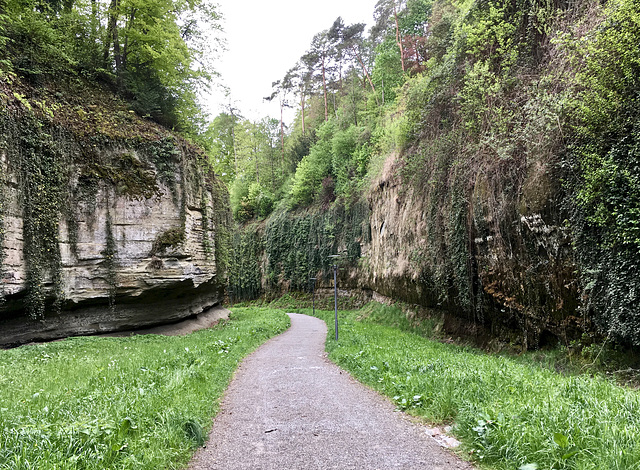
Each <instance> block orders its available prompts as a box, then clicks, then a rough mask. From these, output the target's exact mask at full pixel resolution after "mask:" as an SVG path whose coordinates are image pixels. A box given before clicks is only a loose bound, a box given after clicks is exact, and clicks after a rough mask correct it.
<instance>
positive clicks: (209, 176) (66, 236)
mask: <svg viewBox="0 0 640 470" xmlns="http://www.w3.org/2000/svg"><path fill="white" fill-rule="evenodd" d="M0 107H1V108H2V109H0V111H2V113H1V114H0V136H2V140H0V167H1V172H0V232H1V233H2V237H1V238H0V241H1V242H2V244H1V248H2V249H1V250H0V254H1V258H0V268H1V274H2V276H1V280H2V282H1V284H0V286H1V290H0V346H9V345H15V344H21V343H25V342H29V341H36V340H47V339H52V338H59V337H63V336H68V335H79V334H93V333H102V332H109V331H116V330H122V329H134V328H139V327H142V326H148V325H155V324H161V323H168V322H173V321H177V320H180V319H182V318H185V317H189V316H193V315H197V314H199V313H201V312H203V311H204V310H206V309H208V308H210V307H212V306H214V305H216V304H218V303H219V302H220V300H221V298H222V295H223V289H224V288H223V284H224V281H221V279H223V278H224V277H225V269H226V267H225V256H226V255H225V249H224V247H223V245H224V243H225V239H226V238H225V237H228V235H227V234H228V222H229V211H228V196H227V191H226V188H225V187H224V185H223V184H222V183H221V182H220V181H219V180H217V178H216V177H215V176H214V175H213V172H211V171H210V170H208V167H207V165H206V164H205V156H204V155H203V154H202V153H201V152H200V151H199V150H198V149H197V148H195V147H194V146H192V145H190V144H188V143H187V142H186V141H184V140H182V139H180V138H177V137H175V136H173V135H171V134H170V133H169V132H168V131H166V130H164V129H162V128H160V127H159V126H155V125H153V124H150V123H148V122H144V123H143V120H141V119H139V118H137V117H135V118H134V117H132V115H130V114H129V112H128V111H126V109H125V110H124V111H119V112H120V113H121V115H122V120H123V122H122V124H121V125H120V123H118V122H117V121H116V122H111V123H109V126H111V129H119V130H118V131H117V132H116V131H115V130H114V131H113V132H111V133H110V132H107V131H101V130H100V129H98V130H96V127H97V126H95V125H94V126H92V127H91V131H90V132H86V131H85V130H84V129H79V128H78V126H76V127H74V126H72V125H68V124H69V123H68V122H64V121H63V122H56V121H55V120H53V119H49V118H48V117H47V116H38V115H37V114H34V113H31V112H29V111H28V110H25V109H24V108H23V106H20V104H19V103H15V102H12V101H11V100H5V102H4V103H2V102H0ZM93 108H95V106H93ZM87 111H88V112H96V113H97V111H96V110H95V109H93V110H90V109H87ZM78 114H79V115H80V114H81V113H80V112H78ZM83 117H84V116H83ZM109 119H111V120H113V119H114V117H113V116H110V117H109ZM93 124H95V123H93ZM109 126H105V127H109ZM124 131H126V132H129V133H131V135H132V137H131V138H129V137H127V136H126V135H124V133H125V132H124Z"/></svg>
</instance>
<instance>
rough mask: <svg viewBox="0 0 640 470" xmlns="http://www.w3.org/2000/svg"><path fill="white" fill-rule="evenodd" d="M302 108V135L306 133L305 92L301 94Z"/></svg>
mask: <svg viewBox="0 0 640 470" xmlns="http://www.w3.org/2000/svg"><path fill="white" fill-rule="evenodd" d="M300 107H301V108H302V135H304V133H305V125H304V91H303V92H301V93H300Z"/></svg>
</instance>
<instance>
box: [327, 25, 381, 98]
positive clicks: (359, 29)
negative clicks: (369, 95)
mask: <svg viewBox="0 0 640 470" xmlns="http://www.w3.org/2000/svg"><path fill="white" fill-rule="evenodd" d="M364 28H365V25H364V23H355V24H352V25H350V26H346V25H345V24H344V22H343V21H342V18H341V17H338V19H336V20H335V21H334V23H333V26H331V29H330V30H329V33H328V36H329V38H330V39H331V40H333V41H334V42H335V43H336V44H337V46H338V47H339V48H340V49H343V50H347V51H349V52H350V53H351V54H352V55H353V57H354V58H355V59H356V60H357V61H358V63H359V64H360V67H361V68H362V72H363V73H364V75H365V77H366V78H367V80H368V81H369V86H370V87H371V91H372V92H374V93H375V92H376V87H375V86H374V85H373V81H372V80H371V75H370V74H369V70H368V69H367V67H366V65H365V63H364V61H363V58H362V54H361V52H360V49H361V48H362V43H363V41H364V40H363V38H362V33H363V32H364ZM376 99H377V97H376Z"/></svg>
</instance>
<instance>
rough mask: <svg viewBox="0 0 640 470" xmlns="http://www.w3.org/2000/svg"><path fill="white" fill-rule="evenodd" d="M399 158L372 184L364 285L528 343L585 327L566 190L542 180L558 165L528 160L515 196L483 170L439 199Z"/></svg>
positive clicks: (361, 274)
mask: <svg viewBox="0 0 640 470" xmlns="http://www.w3.org/2000/svg"><path fill="white" fill-rule="evenodd" d="M396 164H397V160H396V159H395V157H394V156H391V157H390V158H389V159H388V160H387V166H386V168H385V169H384V171H383V172H382V175H381V176H380V177H379V179H378V180H377V181H375V182H374V183H373V185H372V186H371V189H370V192H369V196H368V198H369V203H370V208H371V217H370V223H371V242H370V243H368V244H365V245H363V247H362V253H363V256H364V259H365V260H366V262H365V263H360V266H362V265H364V266H365V269H362V268H360V267H358V268H355V271H354V272H353V274H352V276H353V277H354V278H356V279H358V280H359V284H360V285H365V286H366V287H368V288H369V289H371V290H374V291H376V292H379V293H381V294H383V295H385V296H387V297H391V298H395V299H401V300H404V301H405V302H409V303H414V304H420V305H423V306H426V307H431V308H439V309H443V310H446V311H448V312H449V313H450V314H451V315H452V316H453V317H457V318H458V319H459V320H460V321H461V322H463V323H466V324H467V326H466V328H467V331H469V332H470V333H474V334H489V335H491V336H494V337H501V338H502V339H507V340H510V341H514V342H521V344H522V346H523V347H524V348H525V349H526V348H537V347H540V346H543V345H544V344H545V343H546V342H552V343H553V342H555V341H557V340H562V341H563V342H567V341H568V339H570V338H572V337H575V336H576V334H577V333H579V332H580V331H581V330H582V329H583V328H585V326H586V325H584V324H583V323H582V319H581V318H579V314H578V313H577V312H578V307H579V301H580V299H579V288H578V279H577V274H576V272H577V268H576V265H575V261H574V258H573V250H572V245H571V242H572V240H571V236H570V232H569V230H568V229H567V228H566V227H564V226H563V225H562V222H561V221H562V218H561V215H560V214H559V213H558V211H557V210H556V208H557V207H559V206H560V204H558V202H557V200H556V199H557V198H558V197H559V194H560V191H559V189H558V188H557V187H553V186H551V185H550V184H543V182H541V179H542V178H545V177H546V178H553V176H551V177H549V176H548V175H549V174H550V173H551V170H550V166H544V165H539V166H538V167H535V168H527V169H526V171H524V179H523V180H524V181H523V184H522V189H521V190H520V191H519V192H518V193H517V194H516V195H515V196H511V197H510V198H509V197H507V196H504V195H503V194H501V189H500V188H498V190H496V189H495V188H490V186H491V184H490V183H489V182H487V181H484V180H483V179H482V178H481V177H478V178H476V179H475V180H474V185H473V186H471V187H469V188H465V192H466V194H465V195H464V197H462V198H460V199H461V202H460V203H457V202H456V200H455V193H454V192H453V191H450V194H454V195H453V196H451V195H448V197H447V198H446V199H444V200H437V201H435V203H434V195H433V193H434V192H435V191H433V190H431V189H425V190H423V191H420V190H418V189H417V188H416V187H415V186H412V185H410V184H407V182H406V181H404V180H403V179H402V178H401V177H399V176H398V174H397V173H398V172H397V171H395V170H394V165H396ZM558 179H559V178H558ZM492 184H494V185H495V183H492ZM496 193H497V196H496ZM491 204H492V205H493V207H491V208H489V207H488V206H489V205H491ZM496 214H498V216H496ZM478 328H480V329H482V330H484V332H480V331H479V330H478ZM474 329H476V331H473V330H474Z"/></svg>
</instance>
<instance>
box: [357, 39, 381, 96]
mask: <svg viewBox="0 0 640 470" xmlns="http://www.w3.org/2000/svg"><path fill="white" fill-rule="evenodd" d="M352 49H353V53H354V54H355V55H356V58H357V59H358V62H360V66H361V67H362V71H363V72H364V74H365V76H366V77H367V80H369V85H371V91H372V92H373V96H375V97H376V104H378V105H379V104H380V103H379V102H378V95H376V87H375V86H373V81H372V80H371V76H370V75H369V71H368V70H367V68H366V67H365V66H364V62H363V61H362V57H360V54H358V50H357V49H356V48H355V46H353V48H352Z"/></svg>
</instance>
